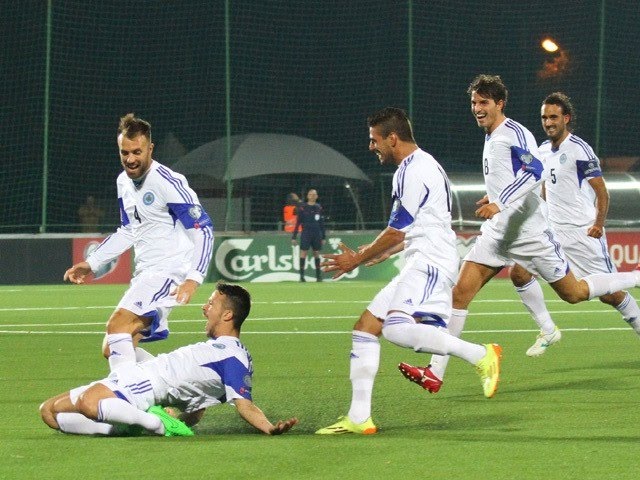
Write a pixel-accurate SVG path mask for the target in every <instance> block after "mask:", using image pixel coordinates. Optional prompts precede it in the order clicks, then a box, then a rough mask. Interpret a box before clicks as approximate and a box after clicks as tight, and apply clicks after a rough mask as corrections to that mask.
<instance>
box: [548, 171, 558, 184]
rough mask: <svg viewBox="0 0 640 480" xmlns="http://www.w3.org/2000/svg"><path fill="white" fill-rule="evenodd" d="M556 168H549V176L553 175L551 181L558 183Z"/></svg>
mask: <svg viewBox="0 0 640 480" xmlns="http://www.w3.org/2000/svg"><path fill="white" fill-rule="evenodd" d="M554 170H555V168H552V169H551V170H549V176H550V177H551V183H554V184H555V183H556V180H557V179H556V174H555V173H554Z"/></svg>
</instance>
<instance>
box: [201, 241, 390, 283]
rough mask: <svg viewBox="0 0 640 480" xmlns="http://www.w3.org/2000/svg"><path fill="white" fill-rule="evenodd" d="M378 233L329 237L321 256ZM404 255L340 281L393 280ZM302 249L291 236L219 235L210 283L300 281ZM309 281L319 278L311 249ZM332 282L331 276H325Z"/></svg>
mask: <svg viewBox="0 0 640 480" xmlns="http://www.w3.org/2000/svg"><path fill="white" fill-rule="evenodd" d="M374 238H375V234H371V235H366V234H349V233H345V234H342V233H341V234H340V235H336V236H331V235H328V236H327V239H326V242H325V244H324V245H323V247H322V250H321V252H320V254H321V255H322V254H323V253H339V252H340V250H339V249H338V245H339V244H340V242H343V243H345V244H346V245H347V246H348V247H350V248H352V249H357V248H358V247H359V246H361V245H364V244H367V243H369V242H371V241H372V240H373V239H374ZM402 264H403V258H402V255H396V256H395V257H393V258H390V259H388V260H387V261H385V262H382V263H380V264H378V265H374V266H373V267H365V266H360V267H359V268H356V269H355V270H354V271H352V272H349V273H347V274H346V275H343V276H342V277H340V278H339V281H344V280H352V279H356V278H357V279H360V280H389V279H390V278H392V277H393V276H395V275H396V274H397V273H398V272H399V271H400V268H401V267H402ZM299 266H300V247H299V246H295V247H294V246H292V245H291V236H290V235H274V234H254V235H252V236H247V237H242V236H237V237H225V236H216V239H215V245H214V253H213V261H212V262H211V267H210V268H209V277H208V280H209V281H213V282H215V281H217V280H225V281H232V282H283V281H291V282H297V281H298V280H299V279H300V269H299ZM304 275H305V278H306V280H307V281H308V282H314V281H315V279H316V269H315V263H314V261H313V251H312V250H309V253H308V255H307V261H306V265H305V270H304ZM322 277H323V280H325V281H331V277H332V275H331V274H328V273H325V274H323V275H322Z"/></svg>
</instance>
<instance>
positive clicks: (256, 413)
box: [235, 398, 298, 435]
mask: <svg viewBox="0 0 640 480" xmlns="http://www.w3.org/2000/svg"><path fill="white" fill-rule="evenodd" d="M235 404H236V409H237V410H238V413H239V414H240V416H241V417H242V418H243V419H244V420H245V421H246V422H247V423H249V424H250V425H252V426H253V427H255V428H256V429H258V430H260V431H261V432H263V433H266V434H267V435H280V434H282V433H285V432H287V431H289V430H290V429H291V427H293V426H294V425H295V424H296V423H298V419H297V418H290V419H289V420H280V421H278V422H276V424H275V425H274V424H272V423H271V422H270V421H269V419H268V418H267V417H266V416H265V414H264V413H263V412H262V410H260V409H259V408H258V406H257V405H256V404H255V403H253V402H252V401H251V400H247V399H244V398H241V399H237V400H236V401H235Z"/></svg>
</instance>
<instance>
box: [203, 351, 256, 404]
mask: <svg viewBox="0 0 640 480" xmlns="http://www.w3.org/2000/svg"><path fill="white" fill-rule="evenodd" d="M200 366H201V367H205V368H210V369H211V370H213V371H214V372H216V373H217V374H218V375H220V379H221V380H222V383H224V385H225V386H228V387H231V388H233V389H234V390H235V391H236V392H237V393H238V394H239V395H240V396H242V398H246V399H247V400H251V384H250V383H251V380H250V379H251V374H252V372H251V371H250V370H249V369H248V368H247V367H246V366H245V365H244V364H243V363H242V362H241V361H240V360H238V359H237V358H236V357H227V358H225V359H224V360H219V361H217V362H210V363H205V364H203V365H200Z"/></svg>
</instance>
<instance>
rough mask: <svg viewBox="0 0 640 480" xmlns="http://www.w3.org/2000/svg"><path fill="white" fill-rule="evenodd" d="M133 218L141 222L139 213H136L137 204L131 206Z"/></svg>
mask: <svg viewBox="0 0 640 480" xmlns="http://www.w3.org/2000/svg"><path fill="white" fill-rule="evenodd" d="M133 218H135V219H136V220H138V223H142V220H141V219H140V215H139V214H138V207H137V206H134V207H133Z"/></svg>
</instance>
